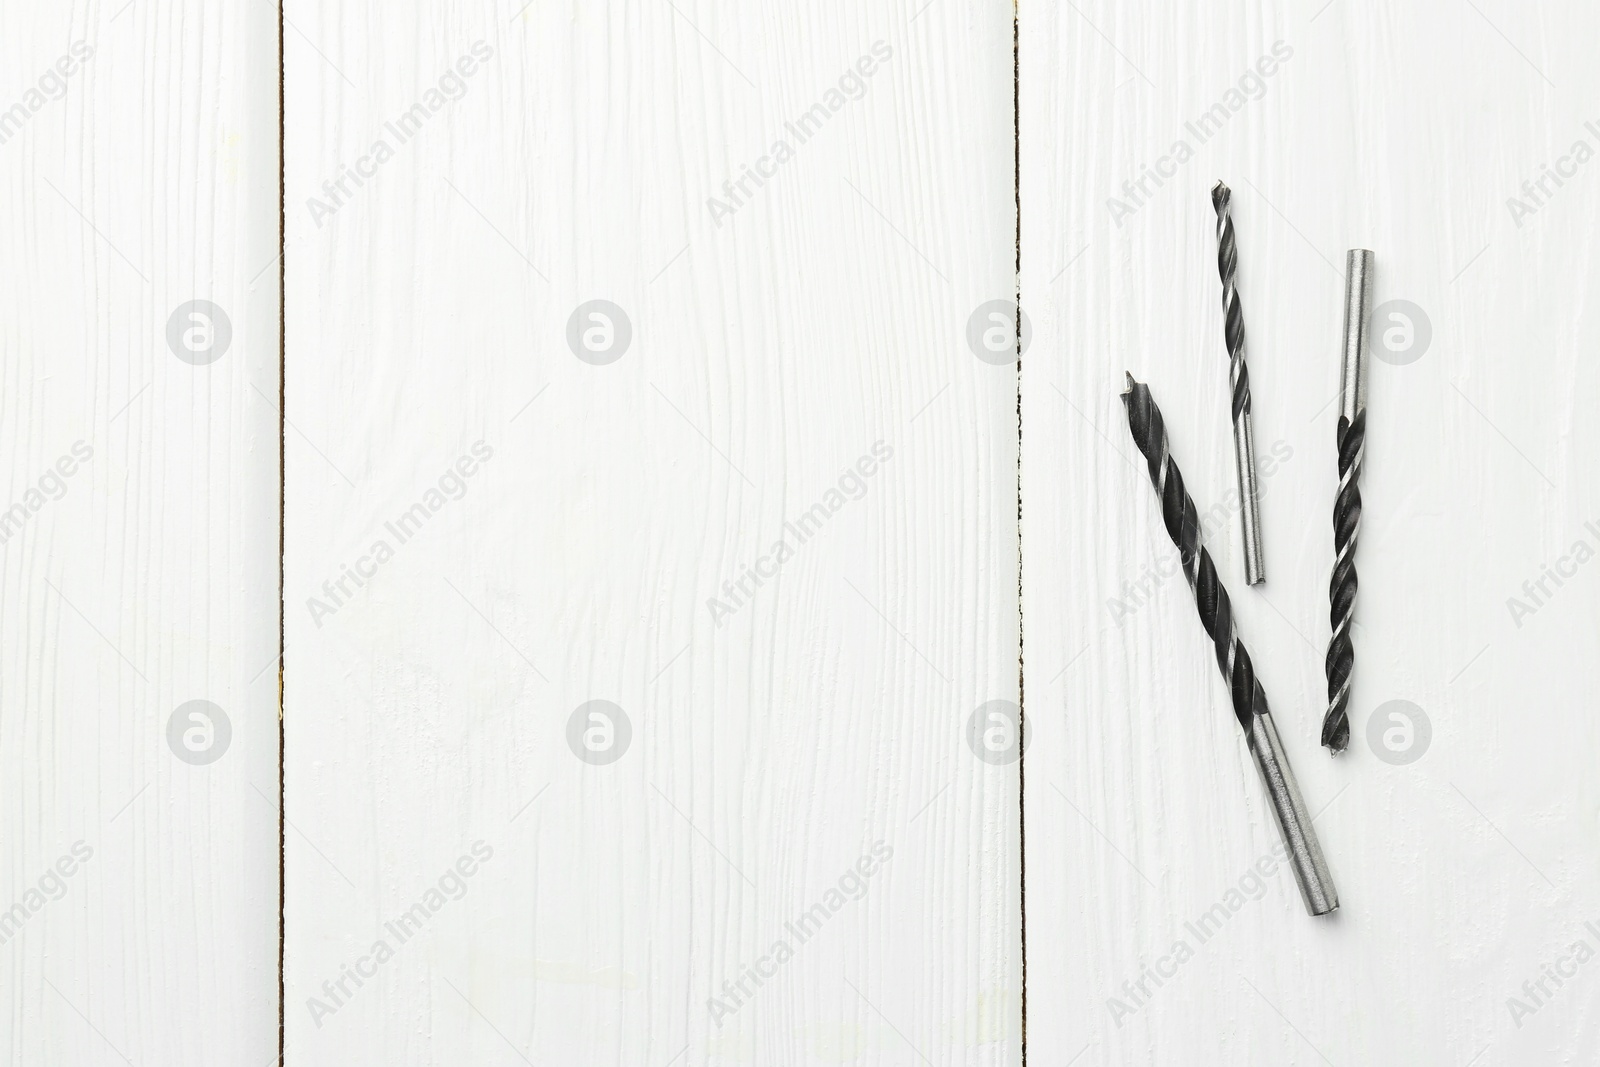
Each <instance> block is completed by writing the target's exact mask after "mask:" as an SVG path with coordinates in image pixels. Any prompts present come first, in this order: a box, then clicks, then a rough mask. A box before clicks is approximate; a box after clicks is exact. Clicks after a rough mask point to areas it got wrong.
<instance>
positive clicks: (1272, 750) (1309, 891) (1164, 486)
mask: <svg viewBox="0 0 1600 1067" xmlns="http://www.w3.org/2000/svg"><path fill="white" fill-rule="evenodd" d="M1122 402H1123V405H1124V406H1125V407H1126V408H1127V409H1128V432H1129V433H1130V434H1132V435H1133V443H1134V444H1135V445H1137V446H1138V447H1139V451H1140V452H1142V453H1143V454H1144V458H1145V462H1146V463H1147V464H1148V466H1149V470H1150V481H1151V483H1152V484H1154V485H1155V489H1156V496H1157V498H1159V500H1160V502H1161V519H1162V522H1163V523H1165V524H1166V527H1167V536H1169V537H1171V538H1172V543H1173V544H1175V545H1177V546H1178V556H1179V559H1180V561H1181V563H1182V565H1183V576H1184V577H1185V578H1186V579H1188V582H1189V588H1190V590H1192V591H1193V593H1194V602H1195V608H1196V609H1197V610H1198V612H1199V614H1200V625H1201V627H1203V628H1204V629H1205V632H1206V634H1207V635H1208V636H1209V637H1210V638H1211V643H1212V645H1213V647H1214V648H1215V651H1216V658H1217V667H1218V668H1219V669H1221V671H1222V677H1223V678H1224V679H1225V680H1226V681H1227V683H1228V691H1229V694H1230V696H1231V697H1232V699H1233V714H1234V717H1235V718H1236V719H1238V720H1239V726H1240V728H1241V729H1243V730H1244V735H1245V741H1246V742H1247V743H1248V744H1249V746H1250V755H1251V756H1252V757H1253V758H1254V759H1255V763H1256V769H1257V770H1259V771H1260V772H1261V781H1262V784H1263V785H1264V786H1265V787H1266V791H1267V799H1268V800H1269V801H1270V803H1271V806H1272V813H1273V816H1274V818H1275V820H1276V821H1277V824H1278V831H1279V833H1281V834H1282V835H1283V843H1284V845H1285V846H1286V847H1287V848H1288V850H1289V865H1290V867H1291V868H1293V870H1294V877H1295V883H1296V884H1297V885H1298V886H1299V887H1300V898H1301V899H1302V900H1303V901H1305V905H1306V911H1308V912H1310V913H1311V914H1312V915H1326V914H1327V913H1328V912H1330V911H1333V910H1334V909H1335V908H1337V907H1338V906H1339V893H1338V890H1336V889H1335V888H1334V886H1333V876H1332V874H1330V873H1329V871H1328V864H1327V861H1326V860H1324V859H1323V857H1322V846H1321V844H1319V843H1318V841H1317V835H1316V831H1315V830H1314V829H1313V828H1312V825H1311V816H1310V815H1308V814H1307V813H1306V804H1305V801H1304V800H1303V799H1302V798H1301V796H1300V787H1299V785H1298V784H1297V783H1296V782H1295V778H1294V772H1293V771H1292V770H1290V768H1289V757H1288V754H1287V753H1286V752H1285V751H1284V748H1283V742H1282V740H1280V739H1279V737H1278V728H1277V726H1276V725H1274V723H1273V721H1272V712H1271V711H1270V710H1269V709H1268V707H1267V695H1266V692H1265V691H1264V690H1263V689H1262V688H1261V682H1260V680H1259V679H1257V678H1256V671H1255V665H1254V664H1253V663H1252V662H1251V661H1250V653H1249V652H1247V651H1246V650H1245V647H1244V645H1243V644H1241V643H1240V641H1239V635H1238V634H1237V632H1235V629H1234V624H1233V604H1232V602H1231V601H1230V600H1229V599H1228V591H1227V590H1226V589H1224V588H1223V587H1222V582H1221V581H1220V580H1218V578H1217V568H1216V566H1215V565H1214V564H1213V563H1212V562H1211V554H1210V553H1209V552H1207V551H1206V550H1205V547H1204V546H1203V545H1201V544H1200V516H1199V512H1198V511H1196V509H1195V506H1194V500H1193V499H1191V498H1190V496H1189V493H1188V490H1186V489H1185V488H1184V485H1183V475H1182V474H1181V473H1180V472H1179V471H1178V465H1177V464H1176V463H1174V462H1173V461H1172V457H1171V455H1170V454H1168V451H1167V428H1166V423H1165V422H1164V421H1163V420H1162V418H1161V409H1160V408H1158V407H1156V402H1155V400H1154V399H1152V398H1151V396H1150V389H1149V387H1147V386H1145V385H1143V384H1141V383H1139V382H1136V381H1134V380H1133V375H1131V374H1130V375H1128V389H1127V391H1126V392H1124V393H1123V394H1122Z"/></svg>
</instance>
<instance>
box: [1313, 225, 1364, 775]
mask: <svg viewBox="0 0 1600 1067" xmlns="http://www.w3.org/2000/svg"><path fill="white" fill-rule="evenodd" d="M1372 261H1373V255H1372V253H1371V252H1369V251H1367V250H1366V249H1364V248H1352V249H1351V250H1350V251H1349V253H1347V254H1346V256H1345V271H1344V358H1343V361H1342V364H1341V368H1340V375H1339V430H1338V444H1339V494H1338V496H1337V497H1335V498H1334V503H1333V577H1332V578H1331V579H1330V580H1329V582H1328V605H1329V607H1328V621H1329V623H1330V624H1332V627H1333V636H1332V637H1330V638H1329V640H1328V659H1327V663H1326V664H1325V665H1324V666H1325V669H1326V671H1327V675H1328V712H1327V714H1326V715H1324V716H1323V718H1322V743H1323V745H1325V746H1326V747H1327V748H1328V750H1329V751H1330V752H1335V753H1338V752H1343V751H1344V750H1345V748H1346V747H1348V746H1349V744H1350V715H1349V707H1350V674H1351V672H1352V671H1353V670H1354V668H1355V663H1356V653H1355V647H1354V646H1353V645H1352V644H1351V643H1350V622H1351V619H1352V618H1354V616H1355V609H1356V558H1355V557H1356V537H1357V535H1358V534H1360V532H1361V488H1360V486H1359V485H1358V484H1357V482H1358V481H1359V480H1360V478H1361V458H1362V454H1363V453H1364V452H1365V451H1366V444H1367V315H1368V304H1369V303H1370V302H1371V300H1372Z"/></svg>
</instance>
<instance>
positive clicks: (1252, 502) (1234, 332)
mask: <svg viewBox="0 0 1600 1067" xmlns="http://www.w3.org/2000/svg"><path fill="white" fill-rule="evenodd" d="M1232 205H1233V190H1231V189H1229V188H1228V187H1227V186H1226V185H1224V184H1223V183H1221V182H1218V183H1217V184H1216V185H1214V186H1213V187H1212V189H1211V206H1212V207H1214V208H1216V209H1217V273H1218V274H1220V275H1221V276H1222V332H1223V338H1224V340H1226V341H1227V344H1228V385H1229V387H1230V389H1231V390H1232V394H1233V464H1234V468H1235V470H1236V471H1237V472H1238V475H1239V517H1240V519H1241V520H1242V521H1243V525H1244V580H1245V583H1246V584H1248V585H1260V584H1261V583H1262V582H1264V581H1266V580H1267V571H1266V567H1265V565H1264V564H1263V563H1262V561H1261V510H1260V501H1259V494H1258V492H1257V489H1256V435H1255V430H1254V428H1253V427H1252V426H1251V422H1250V369H1249V368H1248V367H1246V366H1245V363H1244V311H1243V309H1241V308H1240V307H1239V289H1238V287H1237V286H1236V285H1235V284H1234V279H1235V275H1237V273H1238V271H1239V248H1238V245H1237V244H1236V243H1235V241H1234V237H1233V214H1232Z"/></svg>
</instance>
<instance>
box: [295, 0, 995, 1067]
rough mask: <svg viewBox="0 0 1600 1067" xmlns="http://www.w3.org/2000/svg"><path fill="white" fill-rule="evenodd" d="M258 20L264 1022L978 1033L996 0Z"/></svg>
mask: <svg viewBox="0 0 1600 1067" xmlns="http://www.w3.org/2000/svg"><path fill="white" fill-rule="evenodd" d="M518 8H521V10H518ZM287 14H288V19H289V22H290V25H291V27H292V32H291V34H290V38H289V43H288V47H287V85H288V97H287V126H288V142H287V148H286V158H287V189H288V203H289V209H288V229H287V241H288V254H287V263H288V271H289V282H288V293H287V300H286V306H287V314H288V323H289V332H288V364H287V373H286V383H287V397H288V400H287V414H288V421H289V423H290V426H291V431H290V439H289V444H288V452H287V486H288V491H287V507H288V515H287V557H286V568H287V575H286V594H285V595H286V600H287V605H288V607H287V611H288V616H287V618H288V637H287V653H286V668H285V670H286V679H285V686H286V688H285V698H284V699H285V709H286V711H285V715H286V731H287V734H286V736H287V750H286V757H287V764H286V788H287V794H288V798H289V799H288V808H287V813H288V818H289V820H290V822H291V824H292V829H291V830H290V833H289V839H288V852H287V872H288V874H287V877H288V888H287V912H288V918H287V922H288V944H287V963H286V982H287V994H286V1000H287V1004H286V1011H287V1026H288V1029H287V1039H288V1054H287V1062H289V1063H291V1064H293V1063H338V1064H394V1063H435V1062H438V1063H469V1062H470V1063H515V1062H523V1061H526V1062H533V1063H563V1064H600V1063H617V1064H630V1065H633V1064H647V1065H648V1064H660V1065H666V1064H671V1063H680V1064H681V1063H785V1064H791V1063H792V1064H799V1063H837V1062H841V1061H858V1062H873V1063H878V1062H881V1063H913V1062H918V1063H920V1062H924V1061H926V1062H932V1063H1016V1062H1018V1061H1019V1059H1020V995H1021V955H1020V931H1019V912H1018V909H1017V899H1018V895H1019V892H1020V885H1019V874H1020V872H1019V855H1020V853H1019V847H1018V814H1019V812H1018V803H1019V789H1018V786H1019V783H1018V777H1017V767H1016V765H1015V764H1014V763H1012V764H1010V765H991V764H989V763H986V762H982V761H980V760H979V759H977V758H975V756H974V755H973V753H972V752H971V751H970V750H969V748H968V745H967V742H966V740H965V731H966V728H967V724H968V720H969V718H970V716H972V714H973V713H974V712H975V711H976V710H977V709H978V708H979V706H980V705H982V704H984V703H985V702H988V701H993V700H1010V701H1016V700H1017V698H1018V695H1019V694H1018V684H1019V677H1018V669H1017V645H1018V627H1019V621H1018V594H1017V566H1018V564H1017V558H1018V555H1017V545H1018V531H1017V522H1016V510H1015V509H1016V478H1017V473H1016V472H1017V432H1016V418H1017V414H1016V368H1015V365H1014V364H1013V363H1011V362H1009V361H1008V360H1007V359H1006V358H1005V357H1004V356H1003V355H1002V356H1001V357H999V362H998V364H995V363H990V362H985V361H982V360H980V359H978V358H977V357H976V356H975V354H974V353H973V352H972V351H971V350H969V348H968V345H967V341H966V332H967V325H968V319H969V317H970V316H971V315H972V313H973V311H974V310H975V309H976V308H978V306H979V305H980V304H982V303H984V302H986V301H989V300H995V299H999V300H1012V299H1014V295H1015V271H1014V255H1015V252H1014V247H1015V226H1016V220H1015V205H1014V198H1013V138H1012V121H1011V116H1012V86H1011V69H1012V20H1011V14H1010V11H1009V10H1007V9H1005V8H1003V7H1000V6H995V5H973V4H963V3H953V2H945V0H936V2H935V3H933V4H927V5H924V4H910V3H895V4H885V3H873V4H868V5H861V4H856V3H836V2H831V0H830V2H827V3H823V4H820V5H819V4H814V3H810V4H776V5H748V4H734V3H723V2H707V0H698V2H679V0H674V2H673V3H659V4H588V3H585V4H578V3H558V4H544V3H535V4H531V5H527V6H526V7H523V6H522V5H521V4H502V5H496V6H492V7H491V6H489V5H481V4H442V5H441V4H432V5H422V4H415V3H409V2H401V3H392V4H387V5H385V6H384V9H383V12H382V14H381V17H376V16H375V15H374V13H373V12H372V11H369V10H368V9H364V8H361V7H358V6H355V5H339V4H327V3H314V2H311V0H295V2H292V3H290V4H289V5H288V6H287ZM463 60H465V61H463ZM862 70H870V71H871V73H870V75H862V74H861V73H860V71H862ZM452 71H455V72H456V73H454V74H452V73H451V72H452ZM851 72H856V73H854V74H852V73H851ZM433 94H436V95H433ZM419 104H420V105H421V107H420V110H416V111H413V108H414V106H416V105H419ZM814 106H820V108H821V111H820V112H813V111H812V109H813V107H814ZM408 113H410V114H414V115H415V116H416V117H415V120H414V121H413V122H412V124H411V125H409V126H402V123H401V117H402V116H403V115H406V114H408ZM807 113H811V114H813V115H814V116H815V117H814V118H813V119H812V120H811V123H810V124H809V125H807V126H806V127H805V129H804V130H803V132H802V133H797V132H795V131H794V130H791V128H790V124H791V123H795V124H799V123H801V121H802V118H803V116H805V115H806V114H807ZM390 123H393V124H394V126H393V128H391V126H390V125H389V124H390ZM778 141H786V142H788V143H789V144H790V145H791V149H790V152H789V153H785V154H784V155H785V158H784V159H782V160H781V161H780V160H778V159H776V158H773V159H770V160H768V159H765V158H764V157H767V156H769V155H770V154H772V153H773V152H774V149H773V147H772V146H773V145H774V144H775V143H776V142H778ZM378 142H383V143H384V147H382V148H379V147H378ZM380 157H381V159H380ZM746 166H748V167H750V168H753V169H757V170H762V171H765V172H767V173H768V174H769V177H768V180H766V181H765V182H763V183H761V184H760V185H759V186H758V185H756V184H754V183H752V182H751V180H750V179H748V178H745V179H744V180H745V183H746V184H745V187H744V189H743V190H742V191H739V193H738V194H737V201H735V199H734V196H733V195H730V192H729V191H728V190H727V189H725V188H724V183H725V182H729V181H734V182H737V181H738V180H740V179H741V177H743V176H744V174H745V168H746ZM341 168H349V169H350V170H351V171H354V172H355V173H356V174H358V175H359V176H360V177H361V181H360V183H359V184H358V183H357V182H356V181H355V180H353V179H345V180H344V185H345V188H343V189H340V188H339V187H338V183H339V182H340V180H341V178H342V177H343V175H344V174H346V173H347V171H346V170H343V169H341ZM324 182H330V183H333V185H331V186H330V187H328V188H325V187H324ZM711 198H717V199H718V200H720V201H721V203H722V206H721V207H716V208H714V207H712V206H711V205H710V204H709V203H708V201H709V200H710V199H711ZM312 200H315V201H316V206H315V207H313V206H312V205H311V204H310V203H308V201H312ZM597 299H603V300H607V301H611V302H613V303H614V304H615V305H616V306H618V307H619V308H621V309H623V312H624V313H625V315H626V318H627V322H628V325H629V331H628V332H629V340H628V343H627V345H626V348H625V349H624V348H623V347H622V343H621V340H620V338H621V336H622V335H621V334H620V333H614V334H612V335H611V337H610V340H609V348H610V350H609V351H608V352H606V353H603V354H602V353H597V352H588V351H586V352H585V354H586V355H587V356H589V358H588V359H587V360H582V359H580V358H578V356H577V355H576V354H575V352H574V351H573V350H572V349H570V348H569V345H568V339H567V337H568V329H569V325H568V324H569V319H570V318H571V317H572V316H573V315H574V312H575V311H576V310H577V309H578V308H579V306H580V305H581V304H584V303H585V302H588V301H592V300H597ZM609 314H610V318H609V321H604V320H601V319H591V318H587V317H585V318H583V319H582V321H581V322H580V324H579V327H578V328H577V330H576V332H577V333H578V335H579V337H580V341H581V338H582V336H583V335H584V334H588V333H590V331H596V332H593V333H592V335H591V336H590V338H589V340H590V341H591V343H593V344H595V345H598V346H600V347H602V348H604V347H607V345H608V341H607V337H606V331H607V330H608V329H617V328H619V325H620V319H619V318H618V316H617V314H616V313H615V312H611V313H609ZM580 347H581V345H580ZM604 356H615V357H616V358H615V359H614V361H611V362H607V363H605V364H604V365H597V364H599V363H600V362H601V360H602V359H603V358H604ZM458 463H460V464H461V466H460V468H459V471H460V474H459V476H458V475H456V474H452V473H451V472H452V471H453V470H456V469H457V468H456V465H457V464H458ZM858 465H859V466H858ZM852 470H857V471H866V472H867V473H864V474H863V473H857V474H852V473H850V472H851V471H852ZM430 494H431V495H430ZM418 505H420V509H419V510H415V511H413V509H414V508H416V507H417V506H418ZM819 505H820V508H819ZM814 509H817V510H814ZM407 513H411V514H413V516H414V518H413V519H412V522H411V524H410V525H409V526H407V527H406V528H405V529H404V530H401V529H400V527H399V526H398V523H399V522H400V520H401V517H402V516H403V515H406V514H407ZM807 514H811V515H813V518H812V519H811V522H810V523H809V524H808V528H807V533H806V534H805V535H804V537H803V538H802V535H801V534H799V533H796V532H794V531H793V530H792V529H790V528H789V527H786V523H798V522H799V521H800V520H801V517H802V516H804V515H807ZM391 524H394V525H391ZM802 539H803V543H801V542H802ZM784 540H787V542H788V543H789V549H790V550H791V552H789V553H780V554H782V555H784V559H783V561H782V562H781V566H779V565H778V562H777V561H776V560H775V559H769V558H768V557H769V556H770V555H771V554H772V553H773V551H774V549H773V546H774V545H775V543H777V542H780V541H784ZM380 543H381V545H382V546H383V547H381V548H380V547H379V545H380ZM791 553H792V554H791ZM346 567H349V568H351V573H352V574H354V575H355V577H353V578H347V577H344V576H345V574H346V571H345V568H346ZM751 567H759V568H760V569H761V570H762V572H763V574H764V575H766V577H765V578H764V579H763V581H762V583H761V584H760V586H759V588H755V587H753V586H752V584H751V582H750V581H749V580H748V579H747V580H746V583H745V591H744V593H740V594H732V593H730V592H728V591H727V589H726V588H725V583H729V584H730V585H731V584H735V583H737V582H738V581H739V580H740V579H741V577H742V576H743V575H744V574H745V572H746V569H747V568H751ZM341 579H342V580H343V582H344V584H343V587H342V588H341V587H340V585H339V583H340V581H341ZM325 582H327V583H328V585H327V586H326V587H325V586H324V583H325ZM712 598H717V599H718V600H720V601H721V602H722V603H723V604H724V605H725V606H726V607H727V608H728V609H729V613H727V614H725V613H724V612H723V611H722V610H721V609H720V608H718V609H715V610H713V608H711V607H710V606H708V601H709V600H711V599H712ZM313 599H314V600H315V603H314V604H313V603H311V601H312V600H313ZM597 700H604V701H610V702H614V703H615V705H617V706H619V707H620V708H621V709H622V711H623V713H624V714H625V715H626V718H627V721H628V724H629V725H628V733H629V740H628V742H627V744H626V747H624V744H623V741H622V737H623V733H622V732H621V731H620V724H619V723H618V722H616V721H615V719H616V716H615V714H614V713H613V714H612V718H611V720H610V721H607V720H592V721H591V720H584V722H581V723H580V725H579V727H578V732H579V734H581V733H582V732H583V728H584V725H585V723H587V725H588V726H590V727H592V728H593V729H594V730H595V731H596V732H595V733H593V734H591V735H590V741H591V743H593V744H594V745H596V746H598V747H599V748H601V749H603V750H605V752H606V753H607V754H615V755H618V758H617V759H615V761H614V762H610V763H604V764H602V763H598V762H594V763H591V762H586V761H584V760H583V759H580V758H579V756H578V754H577V752H578V751H587V750H585V749H583V748H582V746H581V745H580V747H579V749H578V750H576V751H575V750H574V749H572V748H570V747H569V722H570V721H571V719H572V717H573V716H574V714H575V713H576V712H578V711H579V709H580V707H581V706H583V705H586V704H587V703H588V702H590V701H597ZM608 729H610V730H614V731H616V732H613V733H611V734H610V735H609V737H608V736H607V735H606V730H608ZM580 740H581V737H580ZM608 745H609V746H610V747H609V748H607V746H608ZM458 863H459V864H460V866H459V871H460V872H462V873H460V874H459V875H457V874H455V873H452V872H453V871H456V870H457V869H458V868H457V864H458ZM858 864H860V865H861V866H859V867H858V866H857V865H858ZM862 871H867V872H869V873H866V874H862V873H861V872H862ZM841 881H842V882H843V888H844V890H845V892H841V891H840V886H841ZM847 898H859V899H847ZM418 905H420V909H419V908H418V907H417V906H418ZM819 905H820V907H821V909H822V910H821V911H820V912H813V914H814V915H817V916H818V918H817V919H816V920H815V921H817V922H819V923H821V925H820V929H819V930H815V931H811V932H810V934H809V936H808V937H803V938H802V937H801V936H797V935H796V934H795V933H794V932H793V931H791V930H790V929H789V925H788V924H791V923H796V922H797V921H799V920H800V918H801V916H802V914H804V913H806V912H807V911H808V910H811V909H813V908H815V907H818V906H819ZM408 912H409V913H410V914H411V916H412V919H411V920H410V925H407V924H403V923H402V922H401V921H400V920H401V919H402V916H403V915H405V914H406V913H408ZM823 917H825V921H822V920H823ZM808 929H809V928H808ZM419 930H420V932H419ZM778 942H785V943H788V944H790V945H792V946H793V953H794V954H793V957H792V958H785V959H784V960H782V961H781V962H780V961H778V960H776V959H768V958H767V957H768V956H769V954H771V953H773V952H774V951H775V949H774V946H775V944H776V943H778ZM380 943H381V944H382V946H383V947H379V946H380ZM782 954H783V953H782V952H781V951H780V952H779V955H782ZM346 967H349V968H351V969H352V970H354V971H358V972H360V974H359V979H360V980H359V984H358V982H357V980H356V979H355V978H350V977H346V976H345V968H346ZM752 968H757V969H759V970H761V971H762V972H763V977H762V978H761V980H760V982H759V988H757V983H756V982H755V981H754V980H753V979H750V978H746V977H745V976H746V975H747V973H748V972H749V971H750V970H751V969H752ZM741 980H743V981H744V982H745V989H746V990H747V991H748V992H750V993H752V994H753V995H751V996H748V997H745V996H736V995H735V994H734V993H732V992H730V991H728V990H729V988H731V984H737V983H738V982H739V981H741ZM341 982H342V988H341ZM324 983H327V984H326V985H325V984H324ZM724 983H730V987H728V988H725V985H724ZM714 998H717V999H720V1000H721V1001H722V1005H721V1007H720V1008H719V1007H715V1006H713V1005H712V1004H711V1003H710V1001H712V1000H713V999H714Z"/></svg>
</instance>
